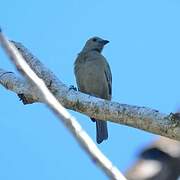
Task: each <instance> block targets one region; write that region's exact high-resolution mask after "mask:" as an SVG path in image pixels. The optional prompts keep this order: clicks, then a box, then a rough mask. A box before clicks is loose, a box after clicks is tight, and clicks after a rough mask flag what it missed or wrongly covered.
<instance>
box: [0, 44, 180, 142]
mask: <svg viewBox="0 0 180 180" xmlns="http://www.w3.org/2000/svg"><path fill="white" fill-rule="evenodd" d="M12 43H13V44H14V45H15V46H16V48H17V49H18V50H19V52H20V53H21V54H22V56H23V57H24V59H25V60H26V62H27V63H28V64H29V66H30V67H31V68H32V69H33V71H34V72H35V73H36V74H37V75H38V76H39V77H40V78H42V79H43V80H44V82H45V84H46V85H47V87H48V88H49V90H50V91H51V92H52V93H53V94H54V95H55V97H56V98H57V99H58V101H59V102H60V103H61V104H62V105H63V106H64V107H66V108H68V109H71V110H75V111H78V112H80V113H84V114H86V115H87V116H90V117H94V118H96V119H101V120H106V121H108V120H109V121H111V122H115V123H118V124H125V125H128V126H131V127H135V128H138V129H142V130H145V131H148V132H151V133H155V134H158V135H161V136H166V137H169V138H171V139H175V140H180V118H178V117H176V116H175V115H174V114H172V113H171V114H169V115H167V114H164V113H160V112H159V111H158V110H154V109H151V108H148V107H139V106H132V105H127V104H120V103H117V102H110V101H107V100H103V99H100V98H95V97H92V96H89V95H86V94H83V93H81V92H76V91H74V90H70V89H69V88H68V87H67V86H66V85H65V84H63V83H62V82H61V81H60V80H59V79H58V78H57V77H56V76H55V75H54V74H53V73H52V72H51V71H50V70H49V69H48V68H46V67H45V66H44V65H43V64H42V63H41V62H40V61H39V60H38V59H37V58H36V57H35V56H34V55H32V54H31V53H30V52H29V50H28V49H27V48H25V47H24V46H23V45H22V44H21V43H17V42H14V41H12ZM5 72H6V71H3V70H1V71H0V73H1V74H3V73H5ZM7 72H8V71H7ZM1 74H0V83H1V84H2V85H3V86H4V87H7V84H9V85H8V89H9V90H11V91H14V92H15V93H17V94H19V92H21V94H24V96H25V97H27V99H28V97H31V98H30V99H31V100H30V102H27V103H32V102H42V101H43V100H42V99H41V98H40V97H38V95H37V91H36V90H35V88H33V87H31V86H32V85H31V86H30V88H29V87H28V86H29V85H28V83H27V82H22V80H20V79H19V78H17V77H16V76H15V75H14V74H12V73H6V74H4V75H2V76H1ZM12 76H13V77H14V79H15V80H16V82H17V83H15V82H14V80H13V78H12ZM5 77H6V80H2V79H5ZM17 89H19V90H17Z"/></svg>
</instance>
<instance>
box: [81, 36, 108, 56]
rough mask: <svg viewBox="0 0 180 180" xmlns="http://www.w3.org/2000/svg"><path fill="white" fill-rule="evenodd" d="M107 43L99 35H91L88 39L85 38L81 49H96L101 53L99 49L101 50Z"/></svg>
mask: <svg viewBox="0 0 180 180" xmlns="http://www.w3.org/2000/svg"><path fill="white" fill-rule="evenodd" d="M107 43H109V41H108V40H104V39H101V38H99V37H92V38H90V39H89V40H87V42H86V44H85V46H84V48H83V51H92V50H95V51H98V52H99V53H101V51H102V50H103V47H104V46H105V45H106V44H107Z"/></svg>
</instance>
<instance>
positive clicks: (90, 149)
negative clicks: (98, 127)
mask: <svg viewBox="0 0 180 180" xmlns="http://www.w3.org/2000/svg"><path fill="white" fill-rule="evenodd" d="M0 43H1V45H2V47H3V48H4V50H5V51H6V52H7V54H8V55H9V57H10V58H11V60H12V62H13V63H14V64H15V65H16V68H17V69H18V70H19V71H20V72H21V73H22V74H23V75H24V76H25V77H26V78H27V80H28V81H29V82H30V83H31V84H32V86H34V87H35V88H36V89H37V92H38V95H39V97H41V99H43V100H44V103H45V104H46V105H47V106H48V107H49V108H50V109H51V110H52V111H53V112H54V113H55V114H56V115H57V116H58V117H59V119H61V121H62V122H63V124H64V125H65V126H66V127H67V128H68V130H70V132H71V133H72V134H73V135H74V137H75V139H76V140H77V142H78V143H79V144H80V145H81V146H82V148H83V149H84V150H85V151H86V152H87V154H88V155H89V156H90V157H91V159H92V160H93V162H95V163H96V164H97V165H98V166H99V167H101V168H102V170H103V171H104V172H105V173H106V174H107V175H108V176H109V178H111V179H114V180H126V178H125V177H124V176H123V175H122V174H121V172H120V171H119V170H118V169H117V168H116V167H115V166H114V165H113V164H112V162H111V161H110V160H109V159H108V158H107V157H106V156H105V155H104V154H103V153H102V152H101V151H100V150H99V149H98V147H97V146H96V145H95V143H94V142H93V141H92V139H91V138H90V137H89V136H88V134H87V133H86V132H85V131H84V130H83V129H82V127H81V126H80V124H79V123H78V122H77V121H76V119H75V118H74V117H73V116H71V115H70V114H69V112H68V111H67V110H66V109H65V108H64V107H63V106H62V105H61V104H60V103H59V102H58V100H57V99H56V98H55V96H54V95H53V94H52V93H51V92H50V91H49V89H48V88H47V86H46V85H45V83H44V81H43V80H42V79H41V78H39V77H38V76H37V75H36V73H35V72H34V71H33V70H32V69H31V68H30V66H29V65H28V64H27V62H25V60H24V58H23V57H22V55H21V53H19V51H18V50H17V48H16V47H15V46H14V45H13V44H12V43H10V42H9V41H8V40H7V38H6V37H5V36H4V35H3V34H2V32H1V31H0ZM5 74H7V73H5ZM3 75H4V74H3ZM3 75H2V76H3Z"/></svg>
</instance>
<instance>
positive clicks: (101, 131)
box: [91, 118, 108, 144]
mask: <svg viewBox="0 0 180 180" xmlns="http://www.w3.org/2000/svg"><path fill="white" fill-rule="evenodd" d="M91 119H92V120H93V121H96V141H97V143H98V144H100V143H101V142H102V141H103V140H106V139H107V138H108V129H107V122H106V121H101V120H96V119H94V118H91Z"/></svg>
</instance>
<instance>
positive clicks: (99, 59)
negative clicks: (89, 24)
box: [74, 36, 112, 144]
mask: <svg viewBox="0 0 180 180" xmlns="http://www.w3.org/2000/svg"><path fill="white" fill-rule="evenodd" d="M108 43H109V41H108V40H104V39H102V38H100V37H96V36H95V37H92V38H90V39H88V40H87V41H86V43H85V46H84V47H83V49H82V50H81V52H80V53H79V54H78V56H77V58H76V60H75V62H74V74H75V78H76V83H77V87H78V90H79V91H80V92H83V93H86V94H88V95H91V96H95V97H99V98H101V99H107V100H111V97H112V74H111V69H110V66H109V64H108V61H107V60H106V58H105V57H104V56H103V55H102V54H101V53H102V50H103V48H104V46H105V45H106V44H108ZM91 120H92V121H93V122H96V141H97V143H98V144H100V143H101V142H103V140H107V139H108V129H107V122H106V121H103V120H98V119H94V118H92V117H91Z"/></svg>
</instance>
